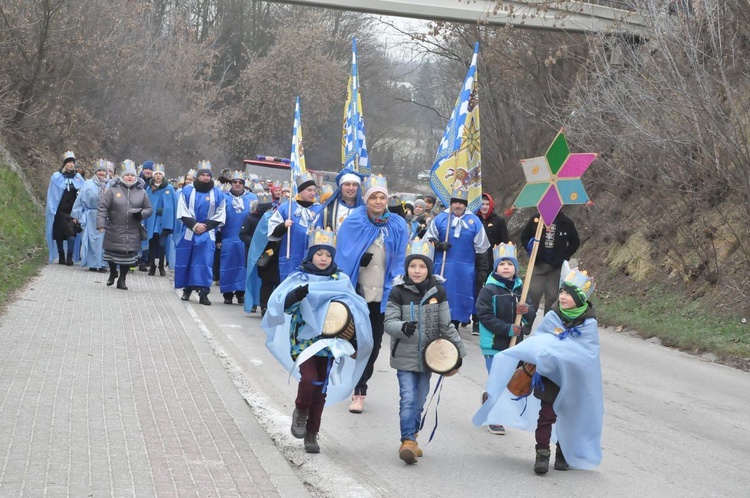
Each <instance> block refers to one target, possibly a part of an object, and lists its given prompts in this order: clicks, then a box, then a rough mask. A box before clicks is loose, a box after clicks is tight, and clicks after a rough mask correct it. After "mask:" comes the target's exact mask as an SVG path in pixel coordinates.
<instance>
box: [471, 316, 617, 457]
mask: <svg viewBox="0 0 750 498" xmlns="http://www.w3.org/2000/svg"><path fill="white" fill-rule="evenodd" d="M563 331H564V328H563V323H562V320H561V319H560V317H559V316H558V315H557V314H556V313H555V312H554V311H550V312H548V313H547V314H546V315H545V316H544V319H543V320H542V323H541V324H540V325H539V327H538V328H537V330H536V331H535V332H534V334H532V335H531V336H530V337H528V338H525V339H524V340H523V342H521V343H519V344H518V345H516V346H513V347H512V348H508V349H506V350H504V351H500V352H499V353H498V354H496V355H495V356H494V357H493V360H492V368H491V370H490V375H489V379H488V381H487V393H488V394H489V399H488V400H487V401H486V402H485V403H484V405H482V407H481V408H480V409H479V411H478V412H477V413H476V414H475V415H474V419H473V422H474V424H475V425H488V424H503V425H507V426H510V427H515V428H517V429H522V430H525V431H529V432H533V431H535V430H536V421H537V416H538V414H539V408H540V406H541V402H540V400H539V399H537V398H535V397H534V396H533V395H530V396H528V397H526V398H522V399H519V400H516V399H515V397H514V396H513V395H512V394H511V393H510V391H508V390H507V389H506V386H507V385H508V381H509V380H510V378H511V376H512V375H513V372H514V371H515V369H516V366H517V364H518V360H522V361H524V362H528V363H532V364H534V365H536V371H537V373H539V374H540V375H543V376H545V377H547V378H549V379H550V380H552V381H553V382H554V383H555V384H557V385H558V386H560V393H559V394H558V395H557V399H556V400H555V403H554V408H555V413H557V422H556V423H555V425H554V426H553V438H556V439H557V441H558V442H559V443H560V447H561V448H562V451H563V454H564V455H565V460H566V461H567V462H568V464H569V465H570V466H571V467H573V468H577V469H591V468H594V467H596V466H597V465H599V464H600V463H601V460H602V442H601V440H602V419H603V417H604V396H603V394H602V372H601V364H600V360H599V332H598V329H597V321H596V319H594V318H589V319H587V320H586V321H585V322H584V323H583V325H580V326H578V327H576V328H573V329H570V330H569V333H568V335H567V336H564V334H563V335H558V334H557V333H556V332H558V333H559V332H563ZM574 331H577V332H574ZM578 332H580V335H577V333H578ZM561 337H563V338H562V339H561ZM527 403H528V404H527Z"/></svg>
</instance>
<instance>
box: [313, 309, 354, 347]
mask: <svg viewBox="0 0 750 498" xmlns="http://www.w3.org/2000/svg"><path fill="white" fill-rule="evenodd" d="M321 334H322V335H323V337H326V338H331V337H341V338H343V339H347V340H351V339H352V338H353V337H354V318H353V317H352V312H351V311H350V310H349V306H347V305H346V303H343V302H341V301H337V300H335V299H334V300H332V301H331V302H330V303H329V304H328V311H327V312H326V318H325V321H324V322H323V330H322V331H321Z"/></svg>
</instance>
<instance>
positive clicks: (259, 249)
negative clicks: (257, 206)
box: [245, 209, 273, 313]
mask: <svg viewBox="0 0 750 498" xmlns="http://www.w3.org/2000/svg"><path fill="white" fill-rule="evenodd" d="M272 215H273V210H270V209H269V210H268V211H266V212H265V213H263V216H261V218H260V221H258V226H257V227H255V232H253V238H252V240H251V241H250V249H248V251H247V268H252V270H251V271H250V273H249V274H248V275H247V280H246V282H245V311H246V312H247V313H251V312H252V309H253V306H256V305H257V306H260V286H261V284H262V281H261V280H260V277H258V267H257V266H256V263H257V262H258V259H260V255H261V254H263V251H264V250H265V249H266V246H267V245H268V220H269V219H270V218H271V216H272ZM247 296H253V299H252V301H253V302H252V303H251V302H250V299H248V298H247Z"/></svg>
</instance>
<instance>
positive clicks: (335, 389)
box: [261, 228, 372, 453]
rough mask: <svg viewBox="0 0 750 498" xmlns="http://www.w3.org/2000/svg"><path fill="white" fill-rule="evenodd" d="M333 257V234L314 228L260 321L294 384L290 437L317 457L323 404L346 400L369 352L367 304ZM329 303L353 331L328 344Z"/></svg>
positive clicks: (329, 341)
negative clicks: (341, 308)
mask: <svg viewBox="0 0 750 498" xmlns="http://www.w3.org/2000/svg"><path fill="white" fill-rule="evenodd" d="M335 255H336V248H335V235H334V234H333V232H332V231H330V230H322V229H320V228H318V229H316V230H315V231H314V232H313V233H312V234H311V235H310V239H309V245H308V250H307V256H306V257H305V258H304V259H303V261H302V264H301V266H299V268H298V269H297V270H296V271H293V272H292V273H290V274H289V276H288V277H287V278H286V279H285V280H284V281H283V282H282V283H281V284H280V285H279V286H278V287H277V288H276V290H274V292H273V294H271V297H270V299H269V302H268V310H267V312H266V313H265V315H264V316H263V320H262V321H261V327H263V329H264V330H265V331H266V334H267V335H268V338H267V340H266V347H268V349H269V350H270V351H271V353H273V355H274V356H275V357H276V359H277V360H278V361H279V362H280V363H281V364H282V365H283V366H284V367H285V368H286V369H287V371H289V372H290V373H291V374H292V375H294V376H295V377H297V378H298V379H299V385H298V388H297V398H296V400H295V408H294V412H293V414H292V428H291V430H292V435H293V436H294V437H296V438H298V439H304V444H305V451H307V452H308V453H319V452H320V445H319V444H318V431H319V430H320V422H321V417H322V413H323V407H324V405H325V404H326V403H328V404H332V403H336V402H338V401H341V400H344V399H347V398H348V397H349V396H350V395H351V393H352V392H353V390H354V385H355V384H356V382H357V380H359V377H360V375H362V372H363V371H364V369H365V365H366V364H367V360H368V359H369V357H370V353H371V352H372V331H371V329H370V320H369V317H368V311H367V303H366V302H365V300H364V299H363V298H361V297H360V296H358V295H357V293H356V292H355V291H354V287H352V284H351V282H350V281H349V277H348V276H347V275H346V274H345V273H343V272H341V271H339V269H338V267H337V266H336V263H334V262H333V258H334V257H335ZM334 299H335V300H337V301H339V302H343V303H344V304H345V305H346V306H347V307H348V309H349V312H350V314H351V316H352V319H353V321H354V326H355V332H354V333H353V334H352V333H351V332H349V333H348V334H347V333H346V332H345V333H343V334H342V335H340V336H338V337H335V338H330V339H329V338H324V337H323V336H322V335H321V332H322V329H323V323H324V322H325V319H326V315H327V311H328V306H329V304H330V302H331V300H334ZM355 352H356V354H355Z"/></svg>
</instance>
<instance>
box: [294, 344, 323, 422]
mask: <svg viewBox="0 0 750 498" xmlns="http://www.w3.org/2000/svg"><path fill="white" fill-rule="evenodd" d="M330 360H331V358H326V357H325V356H313V357H312V358H309V359H308V360H307V361H305V362H303V363H302V364H300V366H299V374H300V381H299V386H298V387H297V399H296V400H294V405H295V406H296V407H297V409H298V410H302V411H307V426H306V427H305V429H306V430H307V432H309V433H310V434H317V433H318V432H319V431H320V420H321V418H322V416H323V407H324V406H325V404H326V393H324V392H323V387H325V384H326V382H327V377H328V365H329V361H330Z"/></svg>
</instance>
